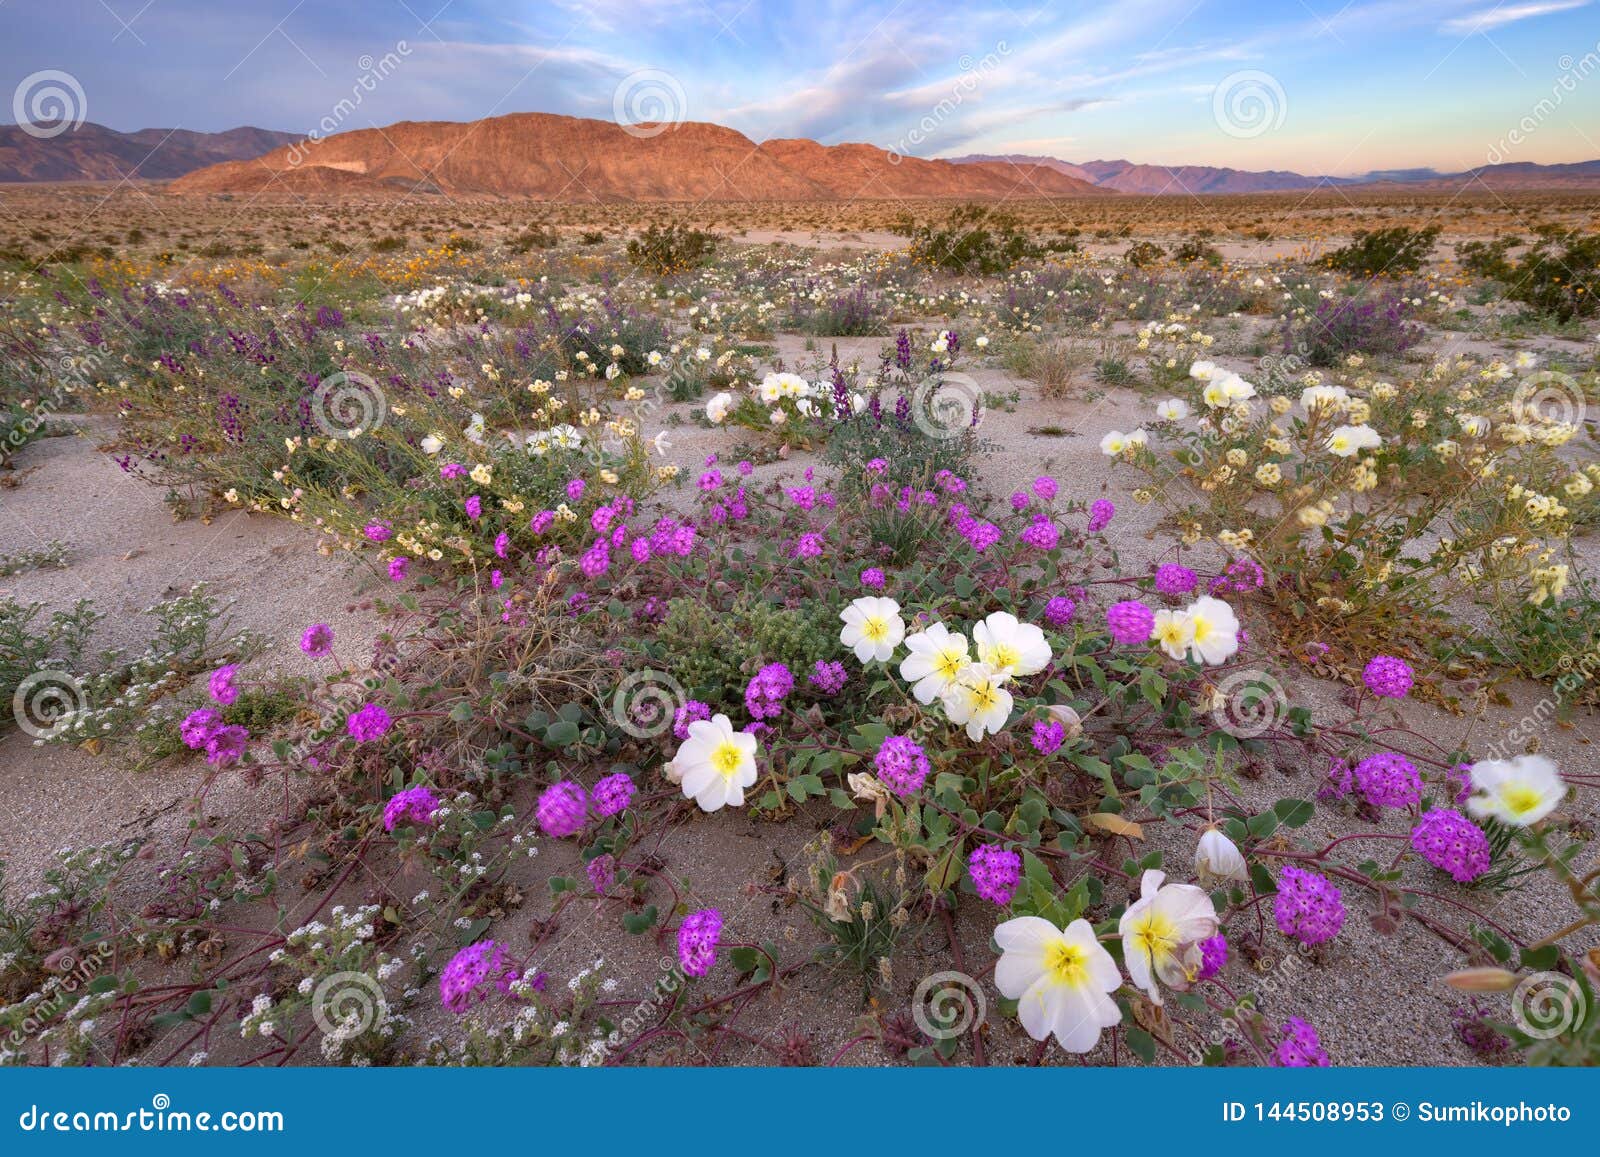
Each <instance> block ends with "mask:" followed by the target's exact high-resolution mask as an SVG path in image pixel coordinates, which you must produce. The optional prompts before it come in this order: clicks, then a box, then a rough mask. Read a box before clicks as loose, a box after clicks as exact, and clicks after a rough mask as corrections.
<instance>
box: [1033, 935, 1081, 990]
mask: <svg viewBox="0 0 1600 1157" xmlns="http://www.w3.org/2000/svg"><path fill="white" fill-rule="evenodd" d="M1044 966H1045V970H1046V971H1047V972H1048V973H1049V975H1050V979H1051V980H1053V981H1054V982H1055V983H1057V984H1064V985H1066V986H1068V987H1069V988H1081V987H1082V986H1083V985H1084V983H1085V982H1087V981H1088V979H1089V968H1088V953H1086V952H1084V950H1083V949H1082V948H1080V947H1079V946H1078V945H1076V944H1069V943H1067V942H1066V941H1065V940H1057V941H1056V942H1055V943H1054V944H1052V945H1050V946H1049V947H1048V948H1046V949H1045V950H1044Z"/></svg>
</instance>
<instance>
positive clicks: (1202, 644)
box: [1184, 595, 1239, 667]
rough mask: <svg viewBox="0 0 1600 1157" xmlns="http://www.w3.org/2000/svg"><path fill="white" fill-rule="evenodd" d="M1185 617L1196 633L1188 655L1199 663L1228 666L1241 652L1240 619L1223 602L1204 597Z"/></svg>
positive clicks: (1191, 605)
mask: <svg viewBox="0 0 1600 1157" xmlns="http://www.w3.org/2000/svg"><path fill="white" fill-rule="evenodd" d="M1184 614H1185V615H1187V616H1188V618H1189V626H1190V629H1191V630H1192V632H1193V633H1192V635H1191V636H1190V638H1189V653H1190V655H1191V656H1192V657H1193V658H1194V659H1195V660H1196V661H1197V662H1201V663H1207V664H1210V665H1211V666H1213V667H1215V666H1216V665H1217V664H1218V663H1225V662H1227V661H1228V659H1229V658H1231V657H1232V656H1233V655H1234V654H1235V653H1236V652H1237V651H1238V650H1239V619H1238V616H1236V615H1235V614H1234V613H1233V608H1232V607H1230V606H1229V605H1228V604H1227V603H1225V602H1223V601H1222V600H1221V599H1214V598H1212V597H1211V596H1210V595H1205V596H1203V597H1201V598H1198V599H1196V600H1195V601H1194V602H1193V603H1191V604H1190V606H1189V609H1188V610H1187V611H1185V612H1184Z"/></svg>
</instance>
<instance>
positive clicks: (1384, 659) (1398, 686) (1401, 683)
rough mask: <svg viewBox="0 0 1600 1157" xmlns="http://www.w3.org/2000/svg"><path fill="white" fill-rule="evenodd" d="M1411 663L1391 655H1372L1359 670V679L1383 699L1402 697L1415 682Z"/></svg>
mask: <svg viewBox="0 0 1600 1157" xmlns="http://www.w3.org/2000/svg"><path fill="white" fill-rule="evenodd" d="M1415 679H1416V677H1415V675H1413V673H1412V671H1411V664H1409V663H1407V662H1406V661H1405V660H1404V659H1396V658H1395V657H1394V656H1393V655H1374V656H1373V657H1372V658H1371V659H1369V660H1368V661H1367V665H1366V667H1365V669H1363V670H1362V672H1361V681H1362V682H1363V683H1365V684H1366V685H1367V690H1368V691H1371V692H1372V693H1373V694H1374V695H1377V696H1378V697H1380V698H1383V699H1404V698H1405V697H1406V695H1407V694H1408V693H1409V692H1410V690H1411V684H1412V683H1413V682H1415Z"/></svg>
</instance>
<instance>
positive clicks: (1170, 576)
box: [1156, 562, 1200, 597]
mask: <svg viewBox="0 0 1600 1157" xmlns="http://www.w3.org/2000/svg"><path fill="white" fill-rule="evenodd" d="M1199 581H1200V579H1199V576H1198V575H1196V574H1195V573H1194V571H1192V570H1190V569H1189V568H1188V567H1186V566H1184V565H1182V564H1181V563H1176V562H1164V563H1162V564H1161V565H1160V566H1158V567H1157V568H1156V590H1157V591H1158V592H1159V593H1161V594H1164V595H1172V596H1174V597H1177V596H1180V595H1188V594H1193V593H1194V588H1195V585H1196V584H1197V583H1198V582H1199Z"/></svg>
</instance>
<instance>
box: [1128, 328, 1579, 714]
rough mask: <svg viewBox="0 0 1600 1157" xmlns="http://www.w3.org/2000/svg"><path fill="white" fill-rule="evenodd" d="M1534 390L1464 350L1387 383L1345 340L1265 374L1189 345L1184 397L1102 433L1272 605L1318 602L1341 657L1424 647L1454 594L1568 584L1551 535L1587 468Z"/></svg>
mask: <svg viewBox="0 0 1600 1157" xmlns="http://www.w3.org/2000/svg"><path fill="white" fill-rule="evenodd" d="M1528 368H1529V369H1531V366H1529V367H1528ZM1530 383H1531V384H1530ZM1286 384H1287V385H1289V388H1288V389H1285V388H1284V386H1285V385H1286ZM1296 385H1297V386H1298V391H1296V390H1295V388H1294V386H1296ZM1538 388H1539V383H1538V380H1537V378H1536V377H1535V376H1533V375H1526V374H1525V376H1524V377H1522V378H1520V379H1519V378H1518V376H1517V372H1516V370H1515V369H1514V368H1513V367H1511V366H1508V365H1507V364H1505V363H1503V362H1497V361H1492V362H1489V363H1487V364H1481V363H1478V362H1475V361H1473V360H1471V359H1468V358H1461V359H1457V360H1453V361H1441V362H1438V363H1436V364H1434V365H1433V366H1432V367H1431V368H1430V369H1429V370H1428V371H1427V372H1426V373H1424V374H1422V375H1421V376H1418V377H1414V378H1411V379H1409V380H1406V381H1403V382H1396V381H1389V380H1385V379H1383V378H1381V377H1379V376H1378V375H1376V374H1375V373H1372V372H1369V371H1368V369H1367V367H1366V364H1365V361H1364V359H1363V358H1362V357H1360V356H1354V357H1351V358H1349V359H1341V360H1340V361H1339V363H1338V366H1337V368H1336V372H1334V373H1329V374H1324V373H1323V372H1321V371H1316V370H1311V371H1307V372H1305V373H1304V374H1303V375H1302V376H1301V377H1300V378H1299V380H1298V382H1297V383H1292V384H1289V383H1283V382H1281V381H1277V382H1273V383H1272V384H1271V385H1270V386H1259V385H1257V384H1256V383H1253V382H1251V381H1248V380H1247V379H1245V378H1244V377H1242V376H1241V375H1240V374H1238V373H1234V372H1232V371H1230V370H1228V369H1226V368H1224V367H1222V366H1221V365H1219V364H1217V363H1215V362H1212V361H1209V360H1199V361H1195V362H1193V363H1192V364H1191V365H1190V366H1189V377H1188V384H1187V388H1184V387H1180V390H1179V392H1180V393H1187V394H1188V398H1183V397H1178V398H1174V399H1172V400H1170V401H1169V402H1163V403H1162V404H1161V405H1159V406H1157V408H1156V420H1155V421H1153V422H1151V423H1150V425H1149V429H1148V431H1147V430H1143V429H1141V430H1140V431H1137V432H1136V435H1124V434H1121V433H1120V432H1117V431H1112V432H1110V433H1108V434H1107V435H1106V436H1105V440H1104V441H1103V442H1102V449H1103V450H1105V452H1106V453H1108V454H1112V455H1113V456H1115V457H1117V458H1118V459H1126V460H1127V461H1129V462H1132V463H1133V464H1135V465H1136V466H1138V467H1139V468H1140V469H1141V470H1143V471H1144V472H1145V473H1146V474H1147V475H1148V476H1149V479H1150V485H1149V486H1147V487H1146V488H1145V489H1143V490H1142V491H1140V495H1141V497H1143V498H1144V499H1146V500H1151V501H1157V500H1158V501H1161V502H1162V503H1163V504H1165V505H1166V506H1167V507H1168V509H1169V510H1170V512H1171V513H1172V515H1173V516H1174V517H1175V518H1176V519H1177V520H1178V521H1179V522H1180V523H1181V524H1182V525H1183V526H1184V527H1185V531H1184V536H1185V541H1187V542H1191V543H1194V542H1198V541H1200V540H1201V539H1210V540H1211V541H1213V542H1214V543H1216V544H1217V546H1218V547H1220V549H1222V550H1223V551H1225V552H1226V553H1227V554H1229V555H1231V556H1233V557H1235V558H1238V559H1241V560H1246V561H1249V562H1250V563H1251V564H1252V565H1257V566H1259V567H1260V568H1261V571H1262V575H1263V581H1262V582H1261V583H1260V584H1258V586H1259V588H1260V595H1261V596H1262V597H1263V598H1264V599H1266V600H1268V601H1269V602H1270V604H1271V605H1272V607H1273V609H1274V611H1275V612H1276V613H1278V614H1281V615H1284V616H1287V617H1288V618H1289V619H1292V620H1303V619H1304V618H1306V617H1307V616H1313V615H1314V616H1315V617H1316V618H1317V620H1318V622H1319V623H1320V624H1322V625H1323V627H1324V635H1325V637H1324V642H1327V643H1335V642H1337V643H1341V644H1343V645H1344V647H1345V648H1346V651H1345V653H1346V654H1347V655H1348V654H1350V652H1352V651H1366V650H1367V649H1368V648H1376V647H1387V646H1393V645H1403V646H1404V647H1405V648H1407V649H1412V648H1425V647H1426V646H1428V645H1429V644H1430V643H1433V642H1436V641H1437V640H1438V639H1440V638H1448V637H1450V635H1451V633H1452V627H1451V624H1450V622H1449V619H1448V616H1447V615H1446V614H1445V612H1444V608H1445V607H1446V606H1447V605H1448V604H1449V603H1450V602H1451V600H1453V599H1458V598H1468V599H1476V600H1479V601H1482V602H1485V603H1487V604H1490V605H1494V606H1498V607H1503V608H1507V609H1512V608H1514V607H1515V606H1516V604H1517V603H1518V602H1526V603H1528V604H1531V605H1532V606H1535V607H1539V606H1544V605H1546V604H1549V603H1552V602H1553V601H1559V600H1560V599H1561V598H1562V596H1563V594H1564V593H1565V591H1566V587H1567V581H1568V571H1567V567H1566V565H1565V564H1563V563H1561V562H1559V561H1557V560H1556V554H1557V548H1558V545H1559V543H1560V541H1561V539H1562V537H1563V535H1564V534H1565V532H1566V531H1567V530H1568V529H1569V528H1570V526H1571V525H1572V518H1573V515H1574V511H1573V507H1572V505H1571V502H1572V500H1573V498H1574V496H1577V497H1579V498H1581V499H1584V500H1586V499H1587V496H1588V495H1589V494H1590V493H1591V491H1592V484H1593V481H1594V480H1593V478H1591V477H1590V474H1591V471H1590V470H1587V469H1580V470H1576V471H1575V470H1574V469H1573V467H1572V466H1571V465H1570V464H1568V463H1567V462H1566V461H1564V460H1563V458H1562V456H1561V448H1562V447H1563V446H1564V445H1566V444H1567V443H1568V442H1570V441H1571V440H1572V438H1573V437H1574V435H1575V434H1576V433H1577V428H1576V426H1575V425H1574V424H1573V423H1572V422H1571V421H1568V420H1564V419H1563V417H1562V416H1561V415H1560V414H1559V413H1556V414H1552V413H1550V412H1547V411H1545V410H1541V409H1538V408H1536V407H1532V406H1529V405H1527V404H1525V402H1524V400H1523V399H1524V398H1525V397H1526V396H1528V395H1529V394H1530V393H1531V392H1533V391H1535V390H1537V389H1538ZM1556 480H1564V481H1563V482H1562V483H1561V484H1560V485H1559V486H1556V487H1553V486H1552V483H1553V482H1555V481H1556ZM1558 491H1559V492H1558ZM1419 542H1425V543H1426V544H1427V546H1426V549H1424V550H1422V551H1419V550H1417V549H1416V546H1417V544H1418V543H1419ZM1423 624H1426V626H1423ZM1365 679H1366V682H1367V686H1368V687H1369V689H1370V690H1371V691H1372V693H1373V694H1374V695H1379V696H1384V697H1389V698H1401V697H1403V696H1404V695H1405V694H1406V693H1407V692H1408V691H1409V690H1410V686H1411V682H1412V681H1413V679H1414V671H1413V670H1412V669H1411V667H1410V666H1409V665H1407V664H1406V663H1405V661H1404V660H1403V659H1399V658H1396V657H1395V656H1394V654H1393V653H1392V652H1389V653H1386V654H1382V655H1379V656H1376V657H1373V658H1372V659H1371V660H1370V663H1369V665H1368V666H1367V668H1366V670H1365Z"/></svg>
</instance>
